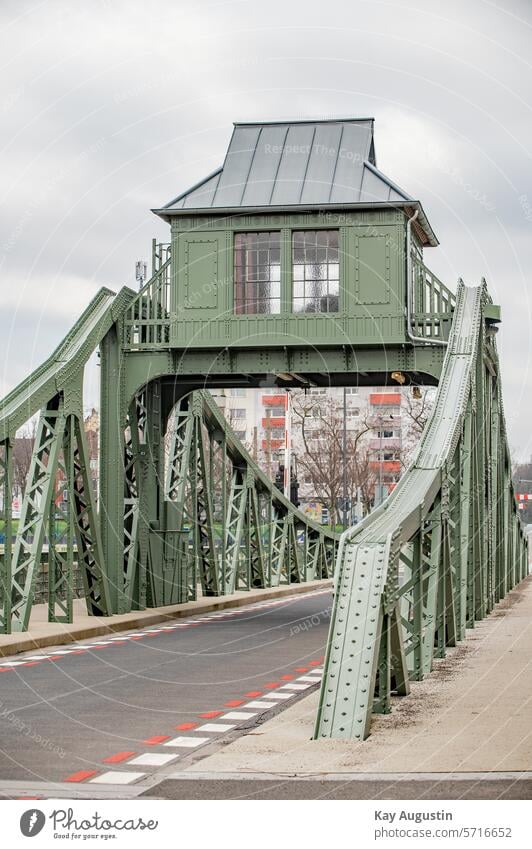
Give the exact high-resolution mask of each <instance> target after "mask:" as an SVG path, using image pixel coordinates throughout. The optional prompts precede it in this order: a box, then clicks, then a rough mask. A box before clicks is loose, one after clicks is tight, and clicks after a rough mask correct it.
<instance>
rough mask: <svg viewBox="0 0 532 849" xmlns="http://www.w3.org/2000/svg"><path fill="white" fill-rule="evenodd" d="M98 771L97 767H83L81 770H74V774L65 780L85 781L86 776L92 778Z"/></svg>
mask: <svg viewBox="0 0 532 849" xmlns="http://www.w3.org/2000/svg"><path fill="white" fill-rule="evenodd" d="M97 772H98V770H96V769H82V770H80V772H74V773H73V774H72V775H69V776H68V778H65V781H73V782H74V781H76V782H77V781H85V779H86V778H92V776H93V775H96V773H97Z"/></svg>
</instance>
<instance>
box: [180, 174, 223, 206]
mask: <svg viewBox="0 0 532 849" xmlns="http://www.w3.org/2000/svg"><path fill="white" fill-rule="evenodd" d="M221 173H222V169H221V168H220V170H219V171H218V172H217V173H216V174H213V175H212V177H210V178H209V179H207V180H205V181H204V182H203V183H201V184H200V185H199V186H197V188H195V189H194V190H193V191H191V192H189V193H188V194H187V195H185V196H184V197H183V198H182V201H181V206H182V207H183V208H185V209H197V208H198V207H204V206H211V204H212V202H213V200H214V195H215V192H216V189H217V188H218V183H219V181H220V174H221Z"/></svg>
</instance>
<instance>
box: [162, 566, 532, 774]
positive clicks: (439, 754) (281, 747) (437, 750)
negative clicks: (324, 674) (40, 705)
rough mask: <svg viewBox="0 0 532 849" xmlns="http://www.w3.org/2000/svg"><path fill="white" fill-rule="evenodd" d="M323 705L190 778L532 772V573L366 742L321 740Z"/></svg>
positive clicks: (266, 729)
mask: <svg viewBox="0 0 532 849" xmlns="http://www.w3.org/2000/svg"><path fill="white" fill-rule="evenodd" d="M317 705H318V693H317V692H316V693H313V694H312V695H311V696H309V697H308V698H305V699H302V700H301V701H299V702H297V703H296V704H295V705H294V706H293V707H291V708H288V709H287V710H285V711H283V712H282V713H280V714H279V715H278V716H276V717H275V718H274V719H272V720H270V721H269V722H266V723H264V724H263V725H261V726H259V727H258V728H257V729H256V730H254V731H252V732H250V733H249V734H247V735H246V736H243V737H240V738H239V739H238V740H236V741H235V742H234V743H232V744H231V745H229V746H226V747H225V748H223V749H221V750H220V751H219V752H217V753H216V754H214V755H212V756H211V757H210V758H206V759H203V760H201V762H199V763H197V764H196V765H195V766H192V767H191V768H190V769H189V770H187V771H186V772H187V774H192V773H195V772H196V773H203V774H204V775H205V774H206V773H208V774H209V775H210V776H211V777H213V775H214V774H219V775H220V774H224V775H227V774H230V773H233V774H234V773H238V774H239V775H240V776H244V775H246V774H250V775H251V774H252V775H253V776H254V777H257V776H258V775H264V776H265V777H266V775H267V776H268V777H269V778H271V777H272V776H305V775H306V776H316V777H318V776H325V775H327V774H334V775H335V776H338V774H344V773H346V774H348V773H351V774H352V773H374V774H375V773H378V774H381V775H382V774H383V773H401V774H402V775H404V774H408V773H464V772H466V773H486V772H493V773H500V772H505V773H514V774H515V775H516V778H517V777H520V776H522V775H523V773H525V772H526V771H528V770H531V769H532V727H531V722H530V717H531V716H532V577H529V578H527V579H525V580H524V581H523V582H522V583H521V584H520V585H519V586H518V587H517V588H516V589H515V590H513V591H512V592H511V593H509V595H508V596H507V597H506V598H505V599H504V600H503V601H501V602H500V603H499V604H498V605H497V607H496V608H495V610H493V612H492V613H491V614H490V616H489V617H487V618H486V619H484V620H483V621H482V622H479V623H478V624H477V625H476V627H475V628H474V630H472V631H468V634H467V637H466V639H465V640H464V641H463V642H462V643H461V644H460V645H459V646H458V647H457V648H455V649H451V650H449V652H448V655H447V657H446V658H445V659H444V660H439V661H436V663H435V668H434V671H433V672H432V673H431V675H429V676H428V677H427V678H426V679H425V680H424V681H421V682H417V683H413V684H412V692H411V695H410V696H408V697H406V698H401V699H399V698H396V699H394V704H393V712H392V713H391V714H389V715H387V716H374V718H373V723H372V729H371V736H370V737H369V739H368V740H366V741H364V742H363V743H359V742H352V741H340V740H318V741H314V740H311V739H310V738H311V736H312V733H313V726H314V721H315V717H316V710H317ZM174 777H175V778H177V776H174ZM199 777H200V776H199V775H198V778H199ZM351 777H352V776H351ZM368 777H369V776H368Z"/></svg>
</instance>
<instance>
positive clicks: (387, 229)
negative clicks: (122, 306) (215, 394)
mask: <svg viewBox="0 0 532 849" xmlns="http://www.w3.org/2000/svg"><path fill="white" fill-rule="evenodd" d="M373 123H374V122H373V119H350V120H330V121H297V122H289V123H288V122H287V123H284V122H279V123H254V124H235V126H234V130H233V135H232V138H231V141H230V144H229V148H228V150H227V153H226V156H225V160H224V163H223V165H222V166H221V167H220V168H219V169H218V170H216V171H215V172H214V173H212V174H210V175H209V176H207V177H206V178H205V179H204V180H202V181H201V182H200V183H198V184H196V185H195V186H193V187H192V188H190V189H188V190H187V191H185V192H183V193H182V194H180V195H179V196H178V197H177V198H175V200H172V201H171V202H170V203H168V204H167V205H166V206H164V207H163V208H160V209H156V210H154V212H155V213H156V214H157V215H159V216H160V217H161V218H163V219H164V220H165V221H167V222H168V223H169V224H170V226H171V244H169V245H154V252H153V273H154V277H152V280H151V281H150V282H149V283H148V284H147V285H146V287H145V289H144V290H143V292H142V293H141V294H140V295H139V297H138V298H137V300H136V301H135V302H134V304H133V305H132V306H131V307H130V309H129V310H128V312H127V314H126V318H125V323H124V334H125V335H124V340H123V341H124V349H125V350H126V351H128V350H129V351H131V352H133V351H139V350H145V349H146V348H151V349H159V350H161V349H171V350H172V351H173V352H174V353H176V352H179V351H181V352H182V355H181V357H180V360H179V364H180V369H179V370H180V371H181V373H182V374H187V373H190V374H191V373H192V372H194V369H196V370H197V363H198V362H201V361H202V360H203V361H204V363H205V369H206V370H208V371H209V373H211V374H212V360H213V353H214V351H217V352H219V351H231V356H232V357H233V358H236V359H237V360H238V365H237V366H236V369H235V370H236V371H238V372H239V373H240V374H242V372H246V371H249V372H253V373H254V374H256V373H257V372H259V373H262V372H264V373H265V374H268V373H273V374H281V373H283V374H287V373H288V374H289V375H292V374H293V373H297V374H298V375H302V374H304V375H307V376H308V377H309V379H310V380H311V381H312V382H315V383H318V384H319V383H321V382H323V379H324V375H322V376H321V377H320V373H322V372H324V371H327V372H328V376H327V378H326V382H327V383H331V382H332V383H334V382H335V377H334V375H335V374H336V373H337V372H338V373H343V374H344V378H343V379H342V381H341V382H342V383H345V374H346V373H353V374H354V373H355V372H356V373H357V375H358V376H357V381H358V382H364V374H365V372H368V377H367V382H368V383H375V382H376V381H377V380H378V379H379V378H380V380H381V381H382V382H387V377H388V376H387V373H386V372H385V371H383V369H382V361H383V357H382V350H383V347H385V348H386V350H387V351H389V352H390V353H391V354H392V352H393V355H392V356H391V360H390V370H393V368H394V367H395V368H396V369H399V370H402V371H407V372H409V373H410V374H411V375H412V376H413V379H415V380H418V379H419V380H423V381H424V382H429V383H430V382H435V381H436V380H437V377H438V375H439V372H440V370H441V362H442V359H443V353H444V346H442V341H444V340H445V338H446V336H447V334H448V331H449V328H450V324H451V319H452V309H453V304H454V296H453V295H452V293H451V292H450V291H449V290H448V289H447V288H446V287H445V286H444V285H443V284H442V283H440V281H438V280H437V278H436V277H435V276H434V275H432V274H431V273H430V272H429V270H428V269H427V268H426V267H425V265H424V264H423V249H424V248H425V247H429V246H435V245H437V244H438V242H437V239H436V237H435V235H434V232H433V230H432V228H431V226H430V224H429V221H428V219H427V217H426V215H425V212H424V210H423V207H422V205H421V203H420V202H419V201H417V200H415V199H414V198H412V197H411V196H410V195H408V194H407V193H406V192H405V191H403V190H402V189H400V188H399V187H398V186H397V185H396V184H395V183H393V182H392V181H391V180H390V179H389V178H388V177H386V176H385V175H384V174H383V173H382V172H381V171H379V170H378V168H377V164H376V156H375V144H374V137H373ZM355 348H356V355H355ZM324 349H327V366H325V365H324V364H323V363H321V364H320V362H319V361H320V356H319V354H317V352H318V351H322V350H324ZM375 349H379V351H380V354H379V360H380V363H381V365H380V366H377V365H376V360H375V356H374V355H375ZM414 349H415V350H414ZM209 352H210V353H209ZM192 356H193V357H194V363H195V365H193V364H192V363H191V362H189V361H190V359H191V357H192ZM335 356H336V357H337V358H338V363H337V366H336V365H335V362H336V360H335ZM250 361H252V362H253V365H252V367H250V368H248V369H246V368H244V367H243V366H245V363H246V362H248V364H249V363H250ZM209 362H210V363H211V365H210V366H208V365H207V364H208V363H209ZM218 363H220V359H218ZM228 368H229V370H232V366H231V367H227V366H224V367H223V368H222V370H225V371H227V370H228ZM191 369H192V371H190V370H191ZM377 373H378V374H377ZM278 382H279V383H280V384H282V385H289V384H290V383H291V381H290V380H289V379H288V378H285V381H284V383H283V381H282V380H280V381H278ZM226 385H227V384H226ZM295 385H297V381H296V384H295ZM299 385H300V384H299Z"/></svg>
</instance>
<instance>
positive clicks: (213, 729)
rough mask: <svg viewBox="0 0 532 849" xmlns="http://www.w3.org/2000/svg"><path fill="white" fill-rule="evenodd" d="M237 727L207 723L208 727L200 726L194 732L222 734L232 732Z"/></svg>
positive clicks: (220, 723) (219, 723) (221, 723)
mask: <svg viewBox="0 0 532 849" xmlns="http://www.w3.org/2000/svg"><path fill="white" fill-rule="evenodd" d="M233 728H236V725H226V724H225V723H223V722H207V723H206V725H200V726H199V727H198V728H195V729H194V731H206V732H207V733H208V734H221V733H222V731H232V730H233Z"/></svg>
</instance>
